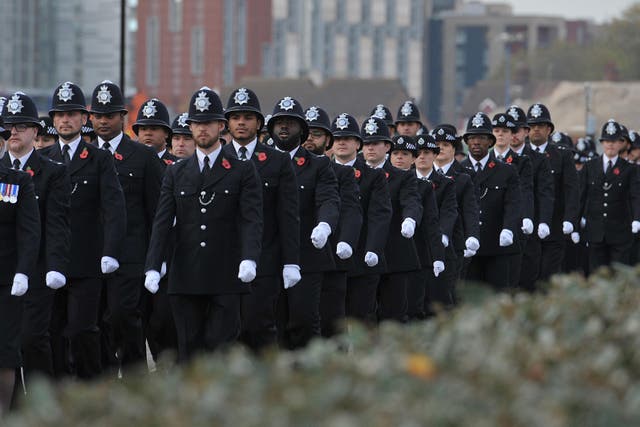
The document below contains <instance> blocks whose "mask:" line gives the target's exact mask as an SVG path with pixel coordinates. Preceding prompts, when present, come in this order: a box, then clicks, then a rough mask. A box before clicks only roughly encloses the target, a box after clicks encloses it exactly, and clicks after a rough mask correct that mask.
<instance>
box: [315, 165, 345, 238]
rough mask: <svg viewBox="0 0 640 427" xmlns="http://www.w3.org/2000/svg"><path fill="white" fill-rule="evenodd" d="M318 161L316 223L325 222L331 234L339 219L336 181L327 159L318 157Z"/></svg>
mask: <svg viewBox="0 0 640 427" xmlns="http://www.w3.org/2000/svg"><path fill="white" fill-rule="evenodd" d="M317 159H318V160H319V161H320V165H319V169H318V175H317V180H318V182H317V184H316V193H315V198H316V212H317V215H316V216H317V219H318V222H326V223H327V224H329V227H331V230H332V232H333V231H335V230H336V228H337V227H338V220H339V218H340V195H339V194H338V180H337V179H336V174H335V172H333V169H332V168H331V164H330V161H329V159H328V158H326V157H319V158H317Z"/></svg>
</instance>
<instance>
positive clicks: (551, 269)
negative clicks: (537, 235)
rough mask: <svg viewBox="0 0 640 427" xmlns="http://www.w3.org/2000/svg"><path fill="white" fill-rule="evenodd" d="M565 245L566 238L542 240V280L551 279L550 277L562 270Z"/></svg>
mask: <svg viewBox="0 0 640 427" xmlns="http://www.w3.org/2000/svg"><path fill="white" fill-rule="evenodd" d="M564 247H565V240H564V239H561V240H553V241H545V240H543V241H542V249H541V250H542V255H541V257H540V280H549V277H551V276H552V275H554V274H557V273H560V272H561V271H562V264H563V263H564Z"/></svg>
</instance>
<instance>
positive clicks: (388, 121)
mask: <svg viewBox="0 0 640 427" xmlns="http://www.w3.org/2000/svg"><path fill="white" fill-rule="evenodd" d="M369 116H370V117H377V118H378V119H380V120H382V121H384V124H385V125H387V129H388V131H389V136H393V135H395V133H396V124H395V122H394V121H393V116H392V115H391V110H389V108H388V107H387V106H386V105H384V104H378V105H376V106H375V108H374V109H373V110H371V113H370V114H369Z"/></svg>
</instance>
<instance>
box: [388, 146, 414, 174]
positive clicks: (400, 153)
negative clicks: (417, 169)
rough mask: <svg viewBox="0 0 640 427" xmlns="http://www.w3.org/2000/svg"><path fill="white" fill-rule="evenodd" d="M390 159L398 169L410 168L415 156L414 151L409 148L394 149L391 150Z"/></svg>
mask: <svg viewBox="0 0 640 427" xmlns="http://www.w3.org/2000/svg"><path fill="white" fill-rule="evenodd" d="M389 160H390V161H391V164H392V165H393V166H395V167H397V168H398V169H402V170H409V169H410V168H411V165H412V164H413V161H414V160H415V157H413V153H411V151H407V150H394V151H392V152H391V155H390V156H389Z"/></svg>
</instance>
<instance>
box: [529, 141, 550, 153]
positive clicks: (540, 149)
mask: <svg viewBox="0 0 640 427" xmlns="http://www.w3.org/2000/svg"><path fill="white" fill-rule="evenodd" d="M547 145H549V142H545V143H544V144H542V145H540V146H536V145H534V144H531V149H532V150H533V151H536V148H537V149H538V150H539V151H540V152H541V153H544V152H545V151H546V150H547Z"/></svg>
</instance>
